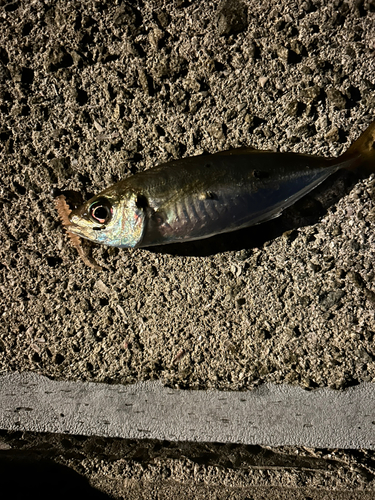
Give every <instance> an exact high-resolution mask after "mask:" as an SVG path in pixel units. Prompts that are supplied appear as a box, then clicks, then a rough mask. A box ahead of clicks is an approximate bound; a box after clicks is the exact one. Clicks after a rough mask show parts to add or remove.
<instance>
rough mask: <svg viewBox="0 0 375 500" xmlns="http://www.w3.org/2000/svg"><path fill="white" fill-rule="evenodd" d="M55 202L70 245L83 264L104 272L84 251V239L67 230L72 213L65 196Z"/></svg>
mask: <svg viewBox="0 0 375 500" xmlns="http://www.w3.org/2000/svg"><path fill="white" fill-rule="evenodd" d="M54 202H55V207H56V210H57V213H58V215H59V217H60V219H61V222H62V225H63V226H64V229H65V233H66V234H67V236H68V237H69V241H70V244H71V245H72V246H73V247H74V248H75V249H76V250H77V252H78V255H79V257H80V258H81V259H82V260H83V262H84V263H85V264H86V265H87V266H89V267H91V268H93V269H95V270H96V271H102V270H103V268H102V267H101V266H100V265H99V264H98V263H97V262H96V261H95V259H93V258H92V257H90V256H89V255H88V254H87V253H86V252H85V250H84V249H83V247H82V238H80V237H79V236H78V235H77V234H74V233H71V232H70V231H69V230H68V229H67V226H69V224H70V221H69V215H70V214H71V212H72V211H71V209H70V208H69V205H68V204H67V202H66V198H65V196H64V195H62V194H61V195H60V196H57V197H56V198H55V200H54Z"/></svg>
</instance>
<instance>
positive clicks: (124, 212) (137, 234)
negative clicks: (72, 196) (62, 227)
mask: <svg viewBox="0 0 375 500" xmlns="http://www.w3.org/2000/svg"><path fill="white" fill-rule="evenodd" d="M145 224H146V214H145V210H144V209H143V208H142V206H140V203H139V195H138V194H137V193H134V192H131V191H127V192H126V193H123V192H122V193H121V195H119V193H118V192H117V190H116V189H111V188H109V189H107V190H105V191H103V192H102V193H100V194H98V195H97V196H94V197H93V198H91V199H90V200H89V201H88V202H86V203H85V204H83V205H82V206H81V207H79V208H77V209H76V210H73V211H72V212H71V213H70V214H69V224H68V225H67V226H66V230H67V231H69V232H71V233H74V234H77V235H78V236H80V237H82V238H85V239H87V240H90V241H94V242H95V243H99V244H102V245H109V246H113V247H127V248H134V247H136V246H138V245H139V244H140V243H141V241H142V238H143V233H144V230H145Z"/></svg>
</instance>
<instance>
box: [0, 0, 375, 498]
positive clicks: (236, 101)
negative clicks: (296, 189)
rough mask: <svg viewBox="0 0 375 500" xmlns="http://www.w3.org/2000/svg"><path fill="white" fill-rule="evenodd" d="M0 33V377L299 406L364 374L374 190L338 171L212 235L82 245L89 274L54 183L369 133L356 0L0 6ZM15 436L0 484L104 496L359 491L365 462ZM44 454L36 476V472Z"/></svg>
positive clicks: (71, 187) (362, 379) (321, 144)
mask: <svg viewBox="0 0 375 500" xmlns="http://www.w3.org/2000/svg"><path fill="white" fill-rule="evenodd" d="M0 26H1V29H0V171H1V183H0V212H1V217H0V234H1V243H2V244H1V246H0V290H1V293H0V308H1V311H2V321H1V323H0V373H1V374H2V375H4V376H7V375H9V374H10V375H12V374H17V373H23V372H31V373H33V374H35V375H41V376H43V377H48V378H49V379H51V380H55V381H60V382H63V381H65V382H67V383H71V382H77V383H79V382H85V381H89V382H93V383H105V384H110V385H112V384H122V385H124V386H125V387H126V386H128V385H129V384H136V383H139V382H142V381H145V382H148V381H154V380H157V381H160V383H161V384H163V385H165V386H167V387H170V388H173V389H181V390H189V391H190V390H197V389H199V390H202V391H206V390H209V389H213V390H219V391H230V392H233V391H248V390H252V389H254V388H256V387H259V386H261V385H262V384H264V383H267V384H268V383H277V384H283V385H284V384H285V385H287V384H288V385H294V386H298V387H299V388H303V389H305V390H308V391H310V392H308V394H313V392H311V391H314V390H316V389H318V388H323V389H324V388H327V387H328V388H331V389H332V390H339V391H343V390H344V389H345V388H348V387H349V388H351V387H354V386H356V385H358V384H362V383H365V384H372V383H373V382H374V379H375V350H374V342H373V340H374V332H375V315H374V304H375V299H374V297H375V289H374V285H373V278H374V267H373V262H374V251H375V246H374V231H373V225H374V213H375V212H374V210H375V207H374V180H373V178H372V177H368V178H364V179H359V178H358V177H357V176H356V175H352V174H350V175H349V174H343V173H341V174H337V175H335V176H334V177H333V178H330V179H328V181H327V182H326V183H325V184H324V185H323V186H321V187H320V188H319V190H317V191H316V192H315V193H314V194H313V195H311V196H308V197H307V198H306V199H305V200H304V201H303V202H300V203H298V204H297V206H295V207H293V208H291V209H289V210H288V211H286V212H285V213H284V215H283V216H282V217H280V218H278V219H277V220H275V221H271V222H269V223H267V224H265V225H263V226H259V227H257V228H253V229H248V230H245V231H241V232H238V233H233V235H231V236H230V237H229V238H228V237H216V238H214V239H212V240H209V241H204V242H199V243H193V244H189V245H175V246H171V247H165V248H162V249H160V248H159V249H157V248H155V249H150V250H119V249H108V248H106V247H93V248H91V252H92V254H93V256H94V258H95V259H96V260H97V261H98V262H99V263H100V264H101V265H103V266H104V267H105V270H104V271H102V272H97V271H95V270H93V269H91V268H88V267H86V266H85V265H84V263H83V262H81V261H80V260H79V258H78V257H77V254H76V251H75V249H73V248H71V247H70V246H69V243H68V240H67V238H66V235H65V234H64V231H63V229H62V227H61V223H60V221H59V220H58V217H57V214H56V211H55V208H54V204H53V196H54V195H56V193H58V192H64V193H65V194H66V195H68V194H72V191H74V192H76V193H77V192H79V193H81V194H82V196H83V197H84V198H88V197H89V196H90V195H91V194H92V193H97V192H100V191H101V190H102V189H104V188H105V187H107V186H108V185H111V184H113V183H114V182H116V181H118V180H119V179H121V178H123V177H125V176H128V175H132V174H134V173H136V172H138V171H143V170H145V169H148V168H150V167H152V166H153V165H155V164H158V163H161V162H164V161H168V160H170V159H173V158H181V157H185V156H192V155H197V154H201V153H214V152H217V151H220V150H225V149H230V148H234V147H241V146H245V145H246V146H253V147H256V148H258V149H263V150H265V149H270V150H274V151H281V152H283V151H294V152H304V153H310V154H317V155H325V156H337V155H339V154H340V153H342V152H343V151H345V150H346V149H347V148H348V147H349V145H350V144H351V143H352V142H353V141H354V140H355V139H356V138H357V137H358V136H359V135H360V133H361V132H363V131H364V129H365V128H366V126H368V125H369V124H370V123H371V122H372V121H373V120H374V109H375V94H374V90H375V64H374V50H375V45H374V40H375V37H374V33H375V6H374V3H373V1H372V0H363V1H359V2H343V1H341V0H335V1H328V0H327V1H325V0H306V1H302V0H301V1H297V2H290V1H288V2H286V1H282V2H280V1H279V0H278V1H276V0H272V1H269V2H256V1H253V0H242V1H241V2H234V1H231V0H227V1H224V2H220V3H219V2H214V1H208V0H202V1H200V2H193V1H189V0H187V1H185V0H176V1H175V2H173V4H171V3H170V2H165V1H163V0H145V1H143V2H141V1H139V2H122V1H120V0H119V1H117V0H104V1H101V2H96V1H94V0H84V1H82V2H65V1H62V0H61V1H58V0H56V1H55V0H45V1H42V0H36V1H32V2H30V1H28V0H16V1H7V0H0ZM361 387H362V386H361ZM9 394H11V393H9ZM18 395H19V393H18ZM362 404H365V401H362ZM21 406H22V405H21ZM1 415H2V417H4V416H5V415H6V413H5V409H4V408H2V414H1ZM368 418H369V417H368ZM14 432H16V431H14V430H12V428H5V424H4V432H3V436H2V442H4V444H3V446H4V447H5V449H4V450H3V451H2V452H1V453H2V457H3V458H5V459H6V463H7V464H9V467H8V469H6V468H4V469H3V470H4V471H5V472H4V473H3V476H5V477H4V480H9V479H10V478H12V477H19V476H20V474H19V471H22V474H24V475H25V476H24V477H28V481H27V482H20V481H18V482H17V485H18V486H17V487H19V488H20V491H21V490H22V488H23V487H24V486H25V484H28V485H30V484H31V485H32V486H34V483H33V477H34V478H40V477H44V478H46V477H47V478H52V477H61V478H64V477H65V476H64V473H65V472H66V473H67V474H68V476H67V477H70V478H72V477H73V476H74V477H76V476H75V473H73V472H69V470H68V471H67V470H66V469H65V468H64V467H66V466H67V467H68V468H70V471H71V470H74V471H76V472H77V473H78V474H83V475H85V476H86V478H87V479H88V480H89V487H95V488H96V487H98V488H99V489H101V491H102V492H105V494H106V495H111V494H112V495H113V496H114V497H115V498H121V496H122V497H123V498H130V497H131V495H133V498H142V495H143V497H144V498H163V495H164V497H165V498H168V495H169V497H171V495H172V494H173V495H174V496H177V497H178V496H181V495H182V494H184V495H185V496H187V497H188V498H189V495H190V496H191V497H193V496H195V497H197V496H199V495H201V497H202V498H252V497H253V498H272V496H270V495H274V497H275V498H284V497H285V498H286V496H285V495H289V496H290V495H291V492H292V494H293V495H294V496H296V498H322V495H325V494H327V495H330V496H328V497H327V498H334V495H335V494H336V493H335V492H341V493H340V494H341V496H340V498H366V495H370V496H371V494H370V493H366V489H367V490H368V491H371V488H372V486H371V481H372V477H373V476H372V458H371V457H372V455H371V453H372V452H371V451H369V450H368V451H363V450H362V451H355V452H352V451H350V450H341V451H340V450H339V452H338V453H339V454H342V455H340V456H343V457H345V458H343V459H342V460H341V462H340V461H339V462H340V464H341V465H337V464H336V463H335V467H336V468H334V469H333V472H332V470H331V471H330V468H329V467H330V466H331V465H330V462H328V461H327V460H326V458H325V457H326V456H327V455H332V452H333V451H334V450H323V451H322V452H321V451H319V446H317V449H315V448H314V449H311V450H308V451H303V448H293V450H292V451H291V452H290V454H291V455H292V456H293V457H295V456H300V454H301V453H307V454H311V456H312V457H315V455H316V456H317V457H318V458H319V460H320V459H323V461H324V464H326V468H325V469H324V467H323V465H322V466H319V467H321V469H322V470H323V469H324V473H323V472H322V474H321V475H319V474H320V473H319V474H318V473H317V472H316V469H314V468H312V469H311V467H304V466H302V465H301V463H300V462H298V464H297V466H296V467H294V468H292V472H291V469H288V466H284V465H277V466H275V467H276V469H275V468H274V466H273V465H267V467H266V468H265V469H264V468H262V467H263V466H259V465H258V463H257V462H253V464H252V465H251V466H249V467H248V468H247V469H246V471H247V472H246V474H245V472H243V470H242V469H239V470H237V469H236V467H234V466H233V464H232V463H231V462H230V463H229V464H228V463H227V462H225V460H224V458H223V457H224V456H226V455H227V454H228V448H225V446H229V445H225V446H224V450H225V452H224V453H223V454H222V455H220V453H219V452H218V451H216V448H215V451H214V452H212V453H213V455H214V456H220V457H222V458H220V461H219V462H220V463H219V465H218V464H217V463H215V462H212V461H209V460H208V459H207V456H206V455H205V454H203V457H206V458H203V459H201V458H200V459H199V460H198V463H197V461H194V459H193V458H192V456H193V455H192V452H191V453H190V452H189V453H188V452H186V451H185V445H184V446H182V445H178V446H179V447H178V450H179V454H178V453H177V454H176V455H174V456H173V457H172V458H171V457H170V456H169V455H168V453H167V455H165V456H164V455H163V458H162V459H159V458H153V461H152V462H150V463H149V462H147V460H146V461H145V460H144V455H143V453H140V455H141V458H142V459H140V460H139V461H138V462H137V460H136V459H134V457H133V455H131V456H132V458H130V459H127V458H126V456H125V455H122V456H121V454H124V453H125V451H124V449H123V448H122V446H127V442H126V441H121V440H120V441H111V440H113V439H115V438H105V439H103V438H99V437H98V438H97V439H99V441H100V439H103V446H107V444H106V443H113V442H116V443H117V444H116V445H114V447H115V449H119V450H120V451H119V452H118V453H117V452H115V451H113V448H112V444H111V445H110V446H109V445H108V446H109V448H110V449H111V450H112V452H107V448H106V449H105V450H106V451H104V452H103V453H102V454H100V452H99V451H97V452H96V451H93V453H92V455H90V453H89V452H88V450H87V448H85V447H83V450H84V451H79V450H80V449H79V446H78V444H77V443H79V440H80V439H82V442H83V443H93V442H94V443H96V441H95V438H93V437H91V438H88V437H79V436H75V437H70V438H69V439H68V440H67V441H64V442H65V443H66V446H67V448H64V446H63V445H61V443H60V441H59V440H60V439H61V440H63V439H64V437H63V436H60V435H56V436H54V435H52V434H51V435H48V436H47V437H46V436H44V435H41V434H40V435H39V434H32V433H31V434H30V432H32V431H27V430H25V431H19V432H18V433H17V432H16V434H14ZM47 438H48V439H47ZM367 438H368V439H367V442H370V435H367ZM55 439H56V440H57V441H56V443H58V444H56V443H55ZM65 439H67V438H65ZM116 439H120V438H116ZM46 440H47V441H46ZM90 440H91V441H90ZM108 440H109V441H108ZM176 442H178V443H180V440H179V438H178V436H176ZM48 443H49V444H48ZM69 443H71V444H70V445H69ZM118 443H120V444H118ZM206 443H207V441H205V440H204V439H203V438H202V441H201V445H202V446H206ZM290 444H291V445H292V444H293V443H290ZM294 444H296V443H294ZM262 445H263V444H262V443H255V444H252V445H251V446H260V447H261V448H260V450H261V454H262V453H263V452H264V449H263V447H262ZM39 446H41V448H40V447H39ZM69 446H70V448H69ZM85 446H86V445H85ZM88 446H89V445H88ZM152 446H155V447H156V448H158V447H160V449H162V450H164V449H166V450H168V449H169V448H168V447H169V444H168V443H167V444H166V443H163V441H160V442H158V443H156V444H154V445H152ZM210 446H211V445H210ZM212 446H213V445H212ZM215 446H217V450H222V449H223V448H220V445H215ZM235 446H238V445H235ZM241 446H245V447H246V446H247V445H246V444H244V445H241ZM9 447H10V448H9ZM43 447H44V448H43ZM116 447H118V448H116ZM136 447H138V448H140V449H143V448H144V447H146V448H148V447H149V443H146V442H145V444H144V445H143V444H142V442H141V441H139V442H137V445H136ZM50 448H51V449H52V450H54V452H53V456H54V458H53V463H52V464H51V463H50V462H49V463H48V465H46V467H47V469H43V467H44V464H40V463H36V462H35V460H36V459H37V458H38V459H39V458H40V457H43V458H46V459H48V453H47V451H48V449H50ZM43 449H44V451H42V450H43ZM69 449H70V451H69ZM93 449H94V450H96V448H95V446H93ZM27 450H29V451H27ZM46 450H47V451H46ZM97 450H100V448H99V449H97ZM301 450H302V451H301ZM271 451H272V453H275V454H279V453H281V454H282V455H283V456H286V455H288V456H289V452H288V453H285V452H284V450H280V449H279V448H278V447H276V448H275V449H272V450H271ZM111 453H112V454H111ZM249 453H250V456H252V455H251V454H252V453H253V451H252V450H250V451H249ZM320 453H321V456H320ZM335 453H336V451H335ZM186 455H187V458H183V457H185V456H186ZM56 457H57V458H56ZM90 457H91V458H90ZM0 458H1V457H0ZM3 458H1V460H3ZM28 459H30V460H32V462H33V464H34V465H35V463H36V465H35V466H34V465H33V467H29V466H26V468H25V467H24V460H28ZM206 459H207V460H208V461H205V460H206ZM158 460H159V462H158ZM249 460H250V459H249ZM356 461H359V463H360V464H361V465H360V467H359V466H358V467H359V469H360V470H361V471H363V470H368V471H370V472H369V473H368V474H369V475H367V476H366V478H367V479H366V480H364V479H363V477H364V476H363V474H362V472H356V471H357V469H356V467H357V465H353V464H355V463H356ZM16 462H17V463H16ZM288 463H289V462H288ZM12 464H15V466H14V467H13V465H12ZM155 464H156V465H155ZM254 464H255V465H254ZM4 467H5V466H4ZM22 467H23V468H22ZM48 467H49V469H48ZM340 467H341V469H340ZM351 467H354V469H351ZM11 469H12V470H11ZM26 470H29V471H30V476H27V473H26V472H25V471H26ZM61 470H63V475H62V476H59V474H60V473H61ZM353 470H354V472H353ZM12 471H13V472H14V471H16V472H18V474H16V476H12ZM46 471H47V472H46ZM275 471H276V472H275ZM338 471H339V472H338ZM340 471H341V472H340ZM22 474H21V475H22ZM39 474H40V475H39ZM54 474H56V475H57V476H54ZM69 474H71V475H70V476H69ZM252 474H255V475H256V476H257V477H262V478H263V479H262V481H263V482H262V481H260V480H259V481H260V482H256V481H255V480H254V481H255V482H252V479H249V477H250V476H251V477H252ZM275 474H276V476H277V479H274V477H275ZM306 475H307V476H308V477H309V478H310V479H309V480H307V479H306V477H307V476H306ZM291 477H292V478H293V479H291ZM311 478H312V479H311ZM314 478H316V482H314ZM78 480H79V478H78ZM69 481H70V479H69V480H65V479H62V481H60V483H63V484H64V486H66V487H68V486H69V484H68V483H69ZM72 481H73V479H72ZM257 481H258V480H257ZM335 481H338V482H335ZM73 482H74V481H73ZM36 483H37V484H38V486H39V488H41V486H40V484H41V483H43V481H40V480H39V481H38V480H37V481H36ZM13 484H14V483H13ZM45 484H46V485H49V484H50V483H48V482H47V483H45ZM72 484H73V483H72ZM80 484H81V486H82V488H85V487H86V486H87V484H86V483H85V482H84V481H83V482H81V483H80ZM90 485H91V486H90ZM30 487H31V486H30ZM77 488H78V486H77ZM259 488H265V489H259ZM288 488H291V490H290V489H288ZM47 489H48V488H47ZM250 490H251V491H250ZM61 491H63V489H61ZM21 493H22V492H21ZM137 495H138V496H137ZM209 495H211V497H210V496H209ZM241 495H242V496H241ZM257 495H258V496H257ZM262 495H263V497H262ZM267 495H268V496H267ZM277 495H278V496H277ZM283 495H284V497H283ZM298 495H299V496H298ZM314 495H315V496H314ZM319 495H321V496H320V497H319ZM345 495H347V496H346V497H345ZM350 495H351V496H350ZM358 495H359V496H358ZM360 495H362V496H360Z"/></svg>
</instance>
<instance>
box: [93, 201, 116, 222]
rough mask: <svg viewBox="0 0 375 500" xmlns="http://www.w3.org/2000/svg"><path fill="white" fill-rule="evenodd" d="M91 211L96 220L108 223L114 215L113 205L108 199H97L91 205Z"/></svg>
mask: <svg viewBox="0 0 375 500" xmlns="http://www.w3.org/2000/svg"><path fill="white" fill-rule="evenodd" d="M89 213H90V217H91V219H92V220H93V221H94V222H99V223H100V224H107V223H108V222H109V221H110V220H111V217H112V207H111V205H110V203H109V202H108V201H107V200H97V201H95V202H94V203H93V204H92V205H91V207H90V210H89Z"/></svg>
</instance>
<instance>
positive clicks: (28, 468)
mask: <svg viewBox="0 0 375 500" xmlns="http://www.w3.org/2000/svg"><path fill="white" fill-rule="evenodd" d="M0 483H1V491H2V498H12V499H14V500H18V499H19V500H24V499H26V498H29V499H33V498H37V499H38V500H51V499H52V498H53V499H54V500H60V499H61V500H67V499H69V500H83V499H85V498H90V499H93V500H108V499H109V498H111V497H109V496H108V495H106V494H104V493H102V492H100V491H98V490H96V489H95V488H92V487H91V486H90V484H89V482H88V481H87V479H86V478H85V477H84V476H80V475H79V474H77V473H76V472H74V471H73V470H72V469H70V468H69V467H65V466H63V465H59V464H57V463H55V462H53V461H51V460H47V459H45V458H43V452H42V450H38V452H33V451H22V450H9V451H0ZM6 492H8V493H6Z"/></svg>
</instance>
